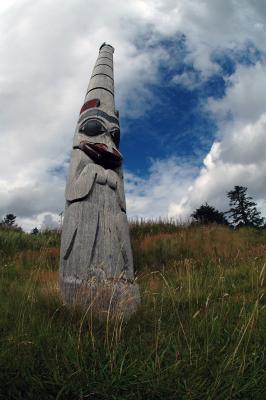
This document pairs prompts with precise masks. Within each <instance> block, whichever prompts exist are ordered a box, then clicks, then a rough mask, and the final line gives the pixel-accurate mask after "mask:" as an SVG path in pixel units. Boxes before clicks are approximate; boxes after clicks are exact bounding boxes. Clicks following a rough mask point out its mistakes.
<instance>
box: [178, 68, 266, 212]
mask: <svg viewBox="0 0 266 400" xmlns="http://www.w3.org/2000/svg"><path fill="white" fill-rule="evenodd" d="M230 83H231V85H230V86H229V87H228V89H227V93H226V96H225V97H224V98H222V99H220V100H213V99H212V100H210V101H209V110H210V111H212V112H213V113H214V114H215V115H216V118H217V121H219V123H220V132H219V141H216V142H214V144H213V146H212V148H211V150H210V152H209V153H208V154H207V155H206V157H205V159H204V161H203V164H204V166H203V168H202V169H201V171H200V174H199V176H198V177H197V178H196V180H195V181H194V182H193V185H192V187H191V188H190V190H189V192H188V193H186V194H184V196H183V198H182V200H181V201H180V202H179V201H178V202H177V205H178V206H179V204H180V203H181V204H182V205H183V208H182V209H181V211H179V209H178V208H177V209H175V208H172V214H173V215H176V216H179V215H180V214H181V215H184V213H190V212H191V211H192V210H193V209H195V208H196V207H198V206H200V205H201V204H202V203H203V202H205V201H208V202H209V203H211V204H213V205H215V206H216V207H218V208H221V209H223V210H226V209H228V201H227V200H228V199H227V198H226V193H227V192H228V191H229V190H231V189H232V188H233V187H234V186H235V185H241V186H246V187H248V192H249V194H250V195H251V196H252V197H254V199H255V200H256V201H257V202H258V204H259V206H260V207H261V211H262V212H263V214H264V215H266V201H265V198H266V109H265V104H266V67H265V65H263V64H261V63H258V64H257V65H256V66H254V67H243V66H241V67H238V69H237V70H236V72H235V74H234V75H233V76H232V77H231V78H230ZM229 112H230V113H231V118H230V119H227V118H226V116H227V115H228V113H229Z"/></svg>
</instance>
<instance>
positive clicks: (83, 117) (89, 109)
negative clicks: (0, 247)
mask: <svg viewBox="0 0 266 400" xmlns="http://www.w3.org/2000/svg"><path fill="white" fill-rule="evenodd" d="M113 53H114V48H113V47H112V46H110V45H109V44H105V43H104V44H103V45H102V46H101V47H100V50H99V56H98V58H97V61H96V64H95V67H94V69H93V72H92V76H91V79H90V83H89V86H88V89H87V93H86V97H85V101H84V104H83V106H82V108H81V110H80V115H79V119H78V123H77V127H76V131H75V135H74V142H73V150H72V155H71V162H70V167H69V175H68V180H67V185H66V191H65V197H66V207H65V214H64V222H63V228H62V238H61V252H60V290H61V294H62V297H63V301H64V302H65V303H66V304H79V305H81V306H83V305H84V306H86V307H90V308H91V309H93V310H96V311H97V312H99V313H112V314H116V313H117V312H119V313H120V312H122V313H124V314H125V315H131V314H132V313H133V312H134V311H135V310H136V308H137V306H138V304H139V303H140V295H139V288H138V285H137V284H136V282H135V280H134V271H133V259H132V250H131V244H130V237H129V228H128V221H127V216H126V204H125V195H124V183H123V172H122V154H121V153H120V152H119V141H120V129H119V114H118V111H116V110H115V102H114V80H113Z"/></svg>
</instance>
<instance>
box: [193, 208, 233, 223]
mask: <svg viewBox="0 0 266 400" xmlns="http://www.w3.org/2000/svg"><path fill="white" fill-rule="evenodd" d="M191 217H192V218H194V219H195V220H196V221H197V222H198V223H200V224H204V225H206V224H211V223H216V224H222V225H228V221H227V219H226V218H225V216H224V213H223V212H221V211H218V210H217V209H216V208H214V207H212V206H210V205H209V204H208V203H205V204H203V205H202V206H200V208H197V209H196V210H195V211H194V212H193V213H192V214H191Z"/></svg>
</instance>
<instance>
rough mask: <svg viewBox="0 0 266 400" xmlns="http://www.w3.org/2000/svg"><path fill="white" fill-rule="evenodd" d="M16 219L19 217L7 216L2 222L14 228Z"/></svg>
mask: <svg viewBox="0 0 266 400" xmlns="http://www.w3.org/2000/svg"><path fill="white" fill-rule="evenodd" d="M16 218H17V217H16V216H15V215H14V214H6V216H5V218H4V219H3V221H2V224H4V225H8V226H13V225H15V221H16Z"/></svg>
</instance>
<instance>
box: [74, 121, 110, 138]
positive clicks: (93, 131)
mask: <svg viewBox="0 0 266 400" xmlns="http://www.w3.org/2000/svg"><path fill="white" fill-rule="evenodd" d="M79 132H82V133H83V134H84V135H87V136H97V135H101V134H102V133H104V132H106V129H105V127H104V126H103V125H102V124H101V123H100V122H99V121H97V120H96V119H88V120H87V121H85V122H84V123H83V124H82V125H81V127H80V128H79Z"/></svg>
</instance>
